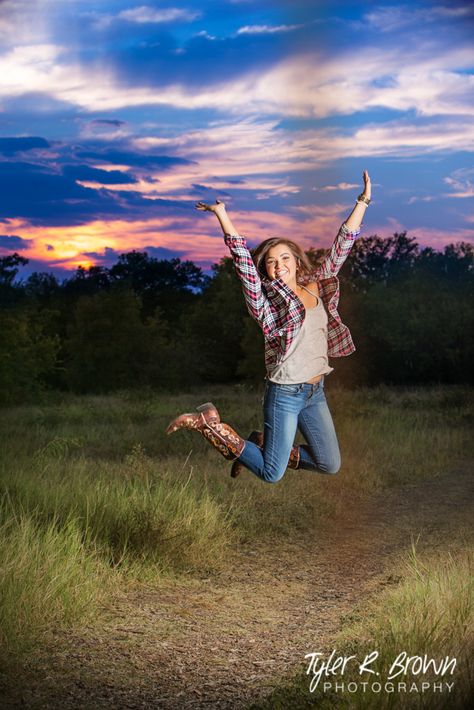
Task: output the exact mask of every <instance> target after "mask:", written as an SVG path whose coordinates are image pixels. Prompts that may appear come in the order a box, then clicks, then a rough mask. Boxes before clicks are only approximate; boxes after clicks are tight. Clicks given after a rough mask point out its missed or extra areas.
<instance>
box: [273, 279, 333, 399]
mask: <svg viewBox="0 0 474 710" xmlns="http://www.w3.org/2000/svg"><path fill="white" fill-rule="evenodd" d="M303 288H304V289H305V291H308V293H311V291H309V289H307V288H305V287H304V286H303ZM312 295H314V294H312ZM333 369H334V368H333V367H330V366H329V364H328V316H327V313H326V309H325V308H324V304H323V301H322V298H318V303H317V305H316V306H315V307H314V308H307V309H306V316H305V319H304V321H303V323H302V325H301V328H300V329H299V331H298V333H297V335H296V338H295V339H294V341H293V342H292V343H291V346H290V349H289V350H288V352H287V353H286V356H285V359H284V360H283V361H282V362H280V363H279V364H278V365H277V366H276V367H275V368H274V369H273V370H271V371H268V372H267V376H268V379H269V380H271V382H278V383H279V384H282V385H293V384H300V383H302V382H307V381H308V380H311V379H312V378H313V377H316V376H317V375H327V374H328V373H329V372H332V371H333Z"/></svg>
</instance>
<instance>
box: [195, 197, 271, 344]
mask: <svg viewBox="0 0 474 710" xmlns="http://www.w3.org/2000/svg"><path fill="white" fill-rule="evenodd" d="M196 209H198V210H202V211H206V212H214V214H215V215H216V217H217V219H218V220H219V224H220V225H221V227H222V231H223V232H224V237H225V243H226V244H227V246H228V247H229V249H230V253H231V255H232V259H233V262H234V266H235V270H236V273H237V276H238V277H239V279H240V281H241V283H242V290H243V292H244V298H245V303H246V305H247V310H248V312H249V313H250V315H251V316H252V318H254V320H256V321H257V323H258V324H259V325H260V327H261V328H262V330H263V332H264V333H271V332H272V331H273V330H274V328H275V322H274V321H275V319H274V316H273V314H272V311H271V309H270V305H269V303H268V300H267V298H266V297H265V295H264V293H263V291H262V283H261V280H260V276H259V275H258V272H257V269H256V268H255V264H254V263H253V259H252V255H251V254H250V252H249V250H248V248H247V243H246V240H245V237H243V236H241V235H239V234H238V232H236V230H235V227H234V225H233V224H232V220H231V219H230V217H229V215H228V214H227V212H226V209H225V204H224V203H223V202H222V201H221V200H216V202H215V204H214V205H208V204H206V203H205V202H198V203H197V204H196Z"/></svg>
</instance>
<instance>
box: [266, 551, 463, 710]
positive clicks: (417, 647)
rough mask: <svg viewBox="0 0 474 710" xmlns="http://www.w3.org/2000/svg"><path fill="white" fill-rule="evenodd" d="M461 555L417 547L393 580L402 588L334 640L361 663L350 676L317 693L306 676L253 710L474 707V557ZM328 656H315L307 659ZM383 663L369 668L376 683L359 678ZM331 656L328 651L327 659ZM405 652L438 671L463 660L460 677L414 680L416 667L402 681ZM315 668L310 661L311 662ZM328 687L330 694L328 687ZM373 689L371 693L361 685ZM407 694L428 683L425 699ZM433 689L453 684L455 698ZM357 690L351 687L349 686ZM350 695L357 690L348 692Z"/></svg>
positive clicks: (358, 615) (351, 620)
mask: <svg viewBox="0 0 474 710" xmlns="http://www.w3.org/2000/svg"><path fill="white" fill-rule="evenodd" d="M465 543H466V544H465V545H461V546H459V547H458V548H457V549H456V550H455V551H451V552H449V551H446V550H444V551H437V552H431V553H424V555H422V556H420V555H419V554H418V553H417V550H416V547H415V545H413V546H412V549H411V550H410V551H409V552H408V553H406V555H405V556H404V557H403V558H402V559H401V561H400V563H399V565H398V567H395V568H394V571H393V574H394V575H395V576H397V575H398V576H399V577H400V578H401V581H400V582H399V583H398V584H397V585H396V587H394V588H391V589H386V590H385V591H384V592H382V593H381V594H379V595H378V596H377V597H376V598H373V599H372V601H371V602H370V603H369V605H368V606H367V603H366V602H365V603H364V606H363V607H360V608H359V609H356V610H355V611H354V612H353V613H352V614H351V616H350V617H348V618H346V619H344V620H343V621H344V625H343V631H341V633H340V634H339V635H338V636H337V637H336V638H335V639H334V648H335V649H337V655H338V656H352V655H354V656H355V657H356V658H355V660H354V661H353V662H352V663H351V661H349V662H348V664H347V667H346V670H345V672H344V674H342V675H341V674H340V671H337V672H336V674H335V675H333V676H331V675H329V676H327V677H324V676H323V677H322V678H321V680H320V682H319V684H317V686H316V684H315V686H316V687H314V688H313V690H312V691H310V683H311V680H312V677H313V676H312V673H310V674H309V675H308V674H306V672H302V673H301V674H300V675H298V676H297V677H295V678H293V679H292V680H291V681H288V682H287V683H286V684H282V686H281V687H280V688H279V689H277V690H276V691H275V692H274V693H272V695H271V696H269V697H268V698H267V699H266V701H264V702H262V703H260V704H256V705H252V710H270V709H271V710H283V709H284V708H288V707H291V708H295V710H303V709H304V708H309V707H315V706H316V707H318V708H324V710H330V709H332V708H348V709H350V710H379V708H380V709H382V710H384V709H385V708H387V709H388V708H396V709H397V710H398V708H427V710H441V708H459V710H463V709H464V708H467V707H469V701H470V700H472V697H473V693H474V661H473V659H474V554H473V550H472V541H471V544H468V543H467V540H466V541H465ZM313 650H318V651H323V649H308V652H310V651H313ZM374 651H377V652H378V654H379V655H378V657H377V658H376V659H375V660H374V662H373V663H371V665H370V668H371V669H372V670H373V671H375V672H377V673H379V675H378V676H370V675H369V674H368V673H365V674H364V675H363V676H362V677H361V676H360V675H359V673H358V663H359V662H361V661H362V660H363V659H364V658H366V657H367V656H368V655H369V654H371V653H372V652H374ZM330 652H331V650H329V649H327V653H325V654H324V656H323V657H324V658H328V657H329V655H330ZM402 652H405V653H406V654H407V656H409V657H414V656H421V657H423V656H424V655H425V654H426V656H427V658H428V659H431V658H433V659H435V661H436V663H439V662H440V661H441V660H443V659H445V658H446V656H449V659H453V658H455V659H456V667H455V669H454V673H453V674H452V675H451V674H450V673H449V672H448V673H446V675H444V676H443V675H441V674H440V675H436V674H433V673H432V672H431V673H430V672H427V673H425V674H423V673H418V674H415V673H414V672H413V670H414V668H415V666H413V665H410V666H409V670H408V672H407V673H406V674H400V675H398V676H395V675H394V674H395V673H396V672H397V671H399V670H400V668H399V666H395V667H394V668H393V669H392V676H393V677H392V678H391V680H389V676H390V675H391V674H390V669H391V666H392V664H393V663H394V662H395V661H396V659H397V658H398V657H399V654H401V653H402ZM308 662H309V661H308ZM324 681H327V682H331V686H327V687H326V688H324V687H323V683H324ZM361 681H367V686H366V687H365V690H364V686H362V685H361ZM403 681H404V682H406V684H407V686H410V685H411V683H413V682H416V683H417V685H418V687H421V683H422V682H429V683H430V687H429V688H426V689H425V692H423V693H421V692H412V693H409V692H404V691H403V690H400V689H398V685H397V684H398V682H403ZM335 682H339V683H342V682H344V689H341V687H340V689H339V690H338V691H336V689H335ZM376 682H381V683H382V686H383V688H385V685H384V684H385V683H386V682H387V683H389V685H388V688H389V690H390V689H391V688H392V687H393V688H394V690H393V691H392V692H388V691H386V690H385V689H383V690H379V689H378V686H375V689H374V690H372V683H376ZM433 682H437V683H439V682H448V683H450V684H451V683H453V686H452V689H451V692H448V691H447V690H446V687H445V686H444V689H443V692H439V691H434V690H433V685H432V683H433ZM351 683H352V684H353V685H352V686H350V685H349V684H351ZM348 687H352V689H353V690H352V691H349V689H348Z"/></svg>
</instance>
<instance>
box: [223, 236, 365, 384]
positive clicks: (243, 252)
mask: <svg viewBox="0 0 474 710" xmlns="http://www.w3.org/2000/svg"><path fill="white" fill-rule="evenodd" d="M359 233H360V229H359V230H356V231H354V232H351V231H349V230H348V229H347V227H346V225H345V223H343V224H342V225H341V227H340V229H339V232H338V234H337V236H336V239H335V240H334V243H333V245H332V247H331V251H330V252H329V254H328V256H327V257H326V258H325V259H324V261H323V262H322V264H320V265H319V266H318V267H317V268H316V269H314V271H312V272H311V275H310V276H308V277H307V278H306V279H305V281H304V283H305V284H308V283H311V282H312V281H317V283H318V286H319V293H320V296H321V298H322V299H323V303H324V305H325V306H326V310H327V313H328V355H329V356H330V357H342V356H344V355H350V354H351V353H353V352H354V350H355V346H354V343H353V342H352V337H351V334H350V332H349V328H348V327H347V326H346V325H344V324H343V323H342V321H341V318H340V316H339V313H338V312H337V306H338V303H339V279H338V278H337V274H338V273H339V269H340V268H341V266H342V265H343V263H344V261H345V260H346V258H347V255H348V254H349V252H350V250H351V248H352V245H353V243H354V240H355V238H356V237H357V235H358V234H359ZM224 240H225V243H226V244H227V246H228V247H229V249H230V252H231V254H232V259H233V260H234V266H235V270H236V272H237V275H238V277H239V279H240V281H241V282H242V289H243V292H244V297H245V302H246V305H247V309H248V311H249V313H250V315H251V316H252V318H254V319H255V320H256V321H257V323H258V324H259V325H260V327H261V328H262V330H263V334H264V338H265V365H266V368H267V371H268V370H273V368H274V367H275V366H276V365H278V364H279V363H280V362H281V361H282V360H283V358H284V357H285V354H286V353H287V352H288V350H289V348H290V346H291V343H292V342H293V340H294V338H295V336H296V334H297V333H298V331H299V329H300V327H301V324H302V323H303V320H304V315H305V308H304V305H303V303H302V302H301V300H300V299H299V298H298V296H297V295H296V294H295V293H294V291H292V290H291V288H290V287H289V286H287V285H286V284H285V283H284V281H282V279H275V280H273V281H271V280H270V279H261V278H260V276H259V274H258V272H257V269H256V267H255V264H254V263H253V260H252V255H251V254H250V252H249V250H248V247H247V243H246V240H245V237H243V236H241V235H230V234H226V235H225V237H224Z"/></svg>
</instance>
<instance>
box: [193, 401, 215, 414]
mask: <svg viewBox="0 0 474 710" xmlns="http://www.w3.org/2000/svg"><path fill="white" fill-rule="evenodd" d="M208 409H214V410H215V411H216V412H217V409H216V407H215V406H214V405H213V404H212V402H206V403H205V404H200V405H199V407H196V411H197V412H205V411H207V410H208Z"/></svg>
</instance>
